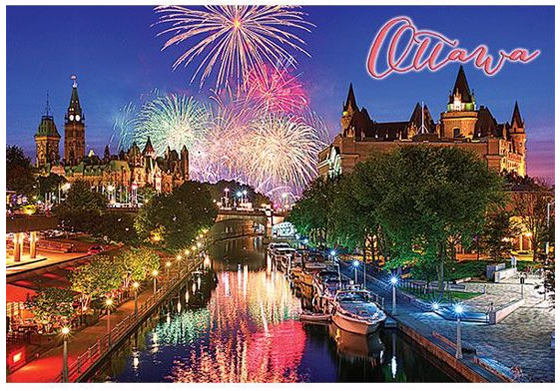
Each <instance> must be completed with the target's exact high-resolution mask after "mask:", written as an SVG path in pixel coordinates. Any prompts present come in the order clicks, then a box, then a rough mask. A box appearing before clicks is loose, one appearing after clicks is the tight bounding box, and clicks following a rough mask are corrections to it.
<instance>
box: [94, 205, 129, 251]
mask: <svg viewBox="0 0 560 391" xmlns="http://www.w3.org/2000/svg"><path fill="white" fill-rule="evenodd" d="M134 220H135V215H133V214H132V213H129V212H123V211H119V210H110V211H107V212H105V213H103V215H102V218H101V219H100V221H99V225H98V226H96V227H95V229H93V230H91V229H90V231H92V232H91V233H92V234H94V235H96V236H98V237H103V238H104V237H107V239H108V240H109V241H114V242H117V243H124V244H127V245H131V246H134V245H138V244H139V242H140V240H139V238H138V234H137V233H136V230H135V229H134Z"/></svg>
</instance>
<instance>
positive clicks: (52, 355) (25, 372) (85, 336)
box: [6, 265, 177, 383]
mask: <svg viewBox="0 0 560 391" xmlns="http://www.w3.org/2000/svg"><path fill="white" fill-rule="evenodd" d="M173 275H177V268H176V266H175V265H174V267H173V268H172V269H171V270H170V276H173ZM166 276H167V273H165V272H162V273H161V274H160V279H159V280H158V283H161V284H163V286H165V285H166V283H167V278H166ZM151 281H152V280H147V284H148V285H149V286H147V287H146V289H144V290H143V291H142V292H140V293H139V295H138V307H139V308H140V307H141V306H142V304H143V303H145V302H146V301H147V300H148V298H149V297H151V296H152V295H153V290H152V285H151ZM133 314H134V300H129V301H127V302H124V303H123V304H121V305H120V306H119V307H118V308H117V309H115V310H114V312H112V313H111V320H110V323H111V330H113V329H114V328H115V327H116V325H117V324H118V323H119V322H120V321H121V320H123V319H124V318H126V317H127V316H129V315H133ZM106 319H107V318H106V316H103V317H102V318H100V320H99V322H97V323H96V324H95V325H92V326H89V327H86V328H85V329H82V330H80V331H78V332H77V333H76V334H74V335H72V334H71V335H70V338H69V341H68V362H69V364H71V363H72V362H74V361H75V360H76V359H77V357H78V356H80V355H81V354H83V353H84V352H86V351H87V349H88V348H89V347H90V346H92V345H93V344H95V343H96V342H97V340H98V339H102V338H103V337H105V335H106V334H107V321H106ZM61 372H62V345H61V346H58V347H55V348H52V349H50V350H48V351H47V352H45V353H44V354H43V355H42V356H41V357H40V358H38V359H36V360H33V361H31V362H29V363H28V364H26V365H25V366H23V367H21V368H20V369H18V370H17V371H15V372H14V373H12V374H10V375H8V376H7V377H6V381H7V382H9V383H50V382H52V381H53V380H54V379H55V378H56V377H57V376H58V375H59V374H60V373H61Z"/></svg>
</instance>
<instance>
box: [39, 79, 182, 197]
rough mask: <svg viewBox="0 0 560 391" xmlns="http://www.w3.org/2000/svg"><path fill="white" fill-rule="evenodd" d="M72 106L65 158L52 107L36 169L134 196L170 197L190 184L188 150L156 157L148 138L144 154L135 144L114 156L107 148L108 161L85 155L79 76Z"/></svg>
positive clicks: (41, 135) (43, 122)
mask: <svg viewBox="0 0 560 391" xmlns="http://www.w3.org/2000/svg"><path fill="white" fill-rule="evenodd" d="M72 79H73V86H72V95H71V97H70V104H69V106H68V109H67V111H66V115H65V117H64V159H63V160H61V158H60V153H59V142H60V138H61V137H60V134H59V133H58V130H57V128H56V124H55V122H54V117H53V116H52V115H51V114H50V110H49V105H48V102H47V108H46V112H45V114H44V115H43V117H42V118H41V123H40V124H39V128H38V129H37V133H36V134H35V144H36V147H37V167H38V168H39V169H40V170H41V174H42V175H49V174H51V173H52V174H58V175H61V176H64V177H65V178H66V179H67V180H68V181H69V182H74V181H76V180H84V181H86V182H87V183H89V184H90V185H91V186H92V187H95V188H96V189H98V190H99V189H106V188H107V187H110V188H115V189H118V190H119V191H128V192H131V193H132V192H134V191H135V190H136V189H138V188H142V187H144V186H147V185H149V186H152V187H153V188H154V189H155V190H156V191H164V192H169V191H171V190H172V189H173V188H174V187H176V186H180V185H181V184H182V183H184V182H185V181H187V180H188V179H189V153H188V150H187V148H186V147H185V146H183V148H182V149H181V151H180V152H179V153H178V152H177V151H175V150H171V149H170V148H169V147H168V148H167V150H166V151H165V153H164V156H157V153H156V151H155V149H154V147H153V146H152V143H151V141H150V138H149V137H148V139H147V141H146V144H145V146H144V148H143V149H142V150H140V148H139V147H138V145H136V143H133V144H132V146H131V147H130V149H129V150H128V151H120V152H119V154H118V155H111V153H110V151H109V147H108V146H106V147H105V152H104V154H103V157H99V156H96V155H95V154H94V153H93V151H91V152H90V153H89V154H88V155H87V156H86V150H85V146H86V140H85V135H86V125H85V115H84V112H83V110H82V107H81V105H80V100H79V98H78V85H77V83H76V77H75V76H72Z"/></svg>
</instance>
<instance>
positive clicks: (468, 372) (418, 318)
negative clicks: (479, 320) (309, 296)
mask: <svg viewBox="0 0 560 391" xmlns="http://www.w3.org/2000/svg"><path fill="white" fill-rule="evenodd" d="M341 264H342V265H343V267H342V268H341V271H342V272H343V273H345V274H346V275H347V276H348V277H350V278H352V277H353V276H354V273H353V271H352V270H351V269H350V266H349V265H348V264H347V263H345V262H341ZM358 278H359V281H363V273H362V272H361V271H360V272H359V274H358ZM366 287H367V289H369V290H370V291H372V292H374V293H375V294H377V295H379V296H380V297H383V298H384V303H385V310H386V311H387V313H388V314H390V312H391V311H390V307H391V305H392V302H391V300H392V298H391V289H392V287H391V286H390V285H389V284H387V283H385V282H383V281H381V280H378V279H376V278H375V277H373V276H371V275H369V274H367V275H366ZM406 299H407V297H406V296H404V295H402V294H399V295H398V296H397V312H396V314H394V315H393V314H390V316H391V318H392V319H394V320H395V321H396V323H397V327H398V329H399V330H400V331H402V332H403V333H404V334H406V335H407V336H408V337H410V338H411V339H412V340H413V341H415V342H416V343H417V344H418V345H420V346H421V347H422V348H423V349H425V350H426V351H428V352H429V353H430V354H431V355H432V356H434V357H435V358H437V359H438V360H440V361H442V362H443V363H444V364H446V365H447V366H449V367H450V368H452V369H453V370H454V371H456V372H457V374H459V375H460V376H461V377H463V378H465V379H466V380H468V381H471V382H492V383H495V382H511V381H513V379H511V378H510V377H508V376H507V375H506V374H504V373H502V372H500V371H498V370H496V369H495V368H494V367H493V365H489V364H488V362H489V361H488V360H487V359H486V357H484V356H483V357H479V356H478V355H477V351H476V348H474V347H473V346H472V345H471V344H470V343H469V342H468V341H463V350H462V353H463V358H461V359H457V358H455V353H456V343H455V341H454V339H453V338H452V336H451V334H450V329H452V328H453V327H454V326H455V322H451V321H447V320H444V319H441V318H440V317H439V316H438V315H437V314H435V313H432V312H426V311H424V310H423V309H421V308H419V307H418V306H416V305H415V304H414V303H411V302H410V301H408V300H406ZM444 324H445V325H444ZM444 326H445V327H444ZM471 326H472V325H466V324H463V327H471ZM479 326H480V325H479Z"/></svg>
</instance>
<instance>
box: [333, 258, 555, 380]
mask: <svg viewBox="0 0 560 391" xmlns="http://www.w3.org/2000/svg"><path fill="white" fill-rule="evenodd" d="M341 264H342V263H341ZM342 270H343V272H344V273H345V274H347V275H348V276H349V277H353V275H354V271H353V268H350V267H342ZM368 274H369V273H368ZM359 275H360V276H362V277H361V278H359V281H363V274H362V273H360V274H359ZM368 280H369V281H368V284H367V287H368V288H369V289H371V290H372V291H374V292H376V293H377V294H379V295H381V296H383V297H385V304H386V307H387V308H390V306H391V300H392V299H391V292H390V291H387V290H385V289H384V288H383V287H382V285H381V284H379V283H376V282H375V281H374V280H373V279H370V278H368ZM486 285H490V286H491V288H489V287H487V288H486V289H487V292H489V291H490V292H492V293H493V294H496V295H499V294H501V295H509V296H510V297H511V300H513V298H514V297H513V295H514V294H515V293H517V296H515V298H518V297H520V293H519V292H520V291H519V289H520V287H519V284H517V285H515V284H513V283H512V282H511V281H510V282H506V283H504V284H486ZM480 288H481V287H480V286H479V287H473V289H477V290H480ZM525 288H526V290H525V292H528V291H531V290H534V289H533V286H526V287H525ZM511 300H509V301H511ZM397 312H398V315H397V316H396V317H395V318H396V319H397V320H398V321H401V322H404V323H405V324H407V325H409V326H411V327H412V328H414V329H416V330H417V331H419V332H421V333H422V334H423V335H430V334H431V333H432V331H436V332H438V333H439V334H441V335H444V336H446V337H447V338H448V339H450V340H452V341H454V340H455V338H456V322H455V321H448V320H445V319H443V318H441V317H440V316H438V315H436V314H434V313H433V312H423V311H421V310H420V309H419V308H417V307H416V306H413V305H411V304H408V303H398V299H397ZM553 331H554V310H553V309H551V308H549V306H548V303H547V302H544V301H543V300H542V299H541V300H540V301H539V300H538V297H537V296H536V295H534V292H533V293H532V294H531V296H530V297H529V299H528V301H527V303H526V304H525V305H524V306H523V307H521V308H519V309H517V310H516V311H515V312H514V313H513V314H511V315H510V316H508V317H507V318H505V319H504V320H503V321H502V322H500V323H499V324H497V325H488V324H479V323H466V322H463V323H462V328H461V332H462V337H463V341H464V342H466V343H468V344H469V345H471V346H473V347H475V348H476V350H477V355H478V356H480V357H487V358H490V359H493V360H496V361H499V362H500V363H502V364H504V365H505V366H507V367H509V368H511V367H514V366H518V367H520V368H521V369H522V370H523V374H524V376H523V379H522V381H534V382H539V381H544V382H554V379H555V376H554V364H555V360H554V349H551V347H550V342H551V334H552V332H553Z"/></svg>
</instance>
